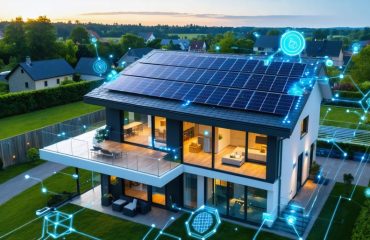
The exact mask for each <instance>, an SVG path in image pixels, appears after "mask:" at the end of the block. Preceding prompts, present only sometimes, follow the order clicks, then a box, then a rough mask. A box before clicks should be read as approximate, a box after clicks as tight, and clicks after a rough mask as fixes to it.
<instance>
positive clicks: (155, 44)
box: [146, 38, 162, 49]
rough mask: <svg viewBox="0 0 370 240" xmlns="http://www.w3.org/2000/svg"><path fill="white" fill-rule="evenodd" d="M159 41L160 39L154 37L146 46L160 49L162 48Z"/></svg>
mask: <svg viewBox="0 0 370 240" xmlns="http://www.w3.org/2000/svg"><path fill="white" fill-rule="evenodd" d="M161 41H162V39H160V38H156V39H154V40H153V41H150V42H148V43H147V44H146V46H147V47H149V48H154V49H161V48H162V45H161Z"/></svg>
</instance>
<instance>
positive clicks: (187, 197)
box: [184, 173, 198, 209]
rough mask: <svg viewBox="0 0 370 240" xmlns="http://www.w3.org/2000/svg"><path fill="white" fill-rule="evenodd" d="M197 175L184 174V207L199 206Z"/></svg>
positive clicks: (192, 207)
mask: <svg viewBox="0 0 370 240" xmlns="http://www.w3.org/2000/svg"><path fill="white" fill-rule="evenodd" d="M197 179H198V178H197V175H194V174H189V173H185V174H184V207H186V208H190V209H194V208H196V207H197V191H198V187H197Z"/></svg>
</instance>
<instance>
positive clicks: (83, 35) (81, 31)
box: [70, 26, 90, 44]
mask: <svg viewBox="0 0 370 240" xmlns="http://www.w3.org/2000/svg"><path fill="white" fill-rule="evenodd" d="M70 37H71V39H72V41H73V42H75V43H81V44H86V43H89V41H90V39H89V33H88V32H87V30H86V28H84V27H82V26H77V27H75V28H74V29H73V30H72V32H71V36H70Z"/></svg>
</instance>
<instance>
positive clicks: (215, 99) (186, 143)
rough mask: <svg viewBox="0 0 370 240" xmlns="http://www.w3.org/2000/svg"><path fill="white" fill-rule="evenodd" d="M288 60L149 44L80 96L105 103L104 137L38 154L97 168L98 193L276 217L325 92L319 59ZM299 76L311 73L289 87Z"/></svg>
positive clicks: (301, 174) (293, 186)
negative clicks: (165, 48) (138, 57)
mask: <svg viewBox="0 0 370 240" xmlns="http://www.w3.org/2000/svg"><path fill="white" fill-rule="evenodd" d="M292 61H293V62H292ZM296 61H297V62H294V59H292V60H291V62H279V60H278V59H274V61H273V62H272V63H271V64H270V65H269V66H268V67H267V66H265V62H264V59H263V58H262V57H258V56H257V57H254V58H253V59H251V58H250V57H248V58H247V57H245V56H239V55H222V54H206V53H189V52H186V53H184V52H180V51H177V52H176V51H159V50H154V51H152V52H151V53H150V54H148V55H146V56H145V57H144V58H143V59H142V60H141V61H137V62H136V63H134V64H132V65H131V66H129V67H128V68H126V69H125V70H123V71H122V72H121V73H120V76H119V77H118V78H117V79H116V80H115V81H113V82H111V83H108V84H106V85H104V86H102V87H99V88H96V89H94V90H93V91H92V92H90V93H88V94H87V95H86V96H85V98H84V100H85V102H86V103H89V104H95V105H100V106H104V107H106V124H107V129H108V130H109V131H108V130H107V131H106V132H105V131H104V130H102V131H103V132H101V131H99V132H100V133H99V134H100V135H101V134H107V138H106V140H103V141H102V142H100V143H97V139H101V138H95V137H94V136H96V135H95V134H96V131H91V132H87V133H85V134H83V135H79V136H77V137H76V139H78V141H76V140H74V139H63V140H62V141H61V142H59V143H56V145H55V144H54V145H51V146H48V147H45V148H43V149H41V150H40V156H41V158H42V159H45V160H48V161H52V162H57V163H61V164H63V165H68V166H74V167H77V168H84V169H88V170H90V171H94V172H99V173H101V194H102V196H106V195H109V194H112V195H113V198H114V199H117V198H119V197H123V198H125V199H129V198H130V199H132V198H136V199H140V201H141V202H144V203H145V202H146V203H147V204H150V205H154V206H160V207H162V208H166V209H171V208H172V206H173V204H175V205H176V206H178V207H185V208H188V209H194V208H198V207H201V206H203V205H207V206H212V207H214V208H217V209H218V212H219V213H220V214H221V215H222V216H223V217H225V218H231V219H233V220H238V221H241V222H249V223H254V224H261V222H262V215H263V213H268V214H270V216H271V218H272V219H276V217H277V216H278V214H279V212H282V211H283V210H284V207H285V206H287V205H288V204H289V202H290V201H291V200H293V199H294V197H295V196H296V194H297V193H299V191H300V189H301V188H302V186H303V185H304V184H305V183H306V180H307V178H308V176H309V171H310V168H311V165H312V162H313V161H314V160H315V156H316V154H315V151H316V141H317V138H318V131H319V121H320V104H321V101H322V100H323V98H325V99H331V97H332V94H331V90H330V86H329V83H328V81H320V80H317V79H318V78H320V79H321V78H324V77H325V75H324V74H325V69H324V68H325V66H324V64H320V65H315V64H312V63H316V60H309V59H302V62H301V63H299V62H298V61H300V60H299V59H297V60H296ZM215 69H218V70H220V71H217V70H215ZM265 72H266V75H264V73H265ZM316 77H318V78H316ZM301 79H310V80H313V82H309V84H306V85H305V86H306V88H305V89H304V91H300V93H299V94H301V95H300V96H298V94H297V92H296V91H292V89H297V88H298V87H300V86H301V85H300V84H303V83H304V82H305V81H300V80H301ZM292 92H293V93H294V94H295V95H291V94H292ZM67 135H68V133H67ZM93 142H95V145H93ZM71 146H72V149H71ZM56 149H57V150H56ZM75 152H77V153H75ZM311 183H312V182H311ZM311 183H310V184H311ZM312 184H313V183H312ZM300 197H302V196H300ZM306 197H309V196H307V195H306ZM102 203H103V202H102ZM296 204H297V203H296Z"/></svg>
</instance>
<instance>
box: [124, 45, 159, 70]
mask: <svg viewBox="0 0 370 240" xmlns="http://www.w3.org/2000/svg"><path fill="white" fill-rule="evenodd" d="M152 50H153V48H133V49H130V50H128V52H127V53H126V54H125V55H123V56H122V57H121V58H120V60H118V66H120V67H122V66H128V65H130V64H132V63H134V62H136V61H137V60H139V59H140V58H142V57H144V56H145V55H147V54H148V53H150V52H151V51H152Z"/></svg>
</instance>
